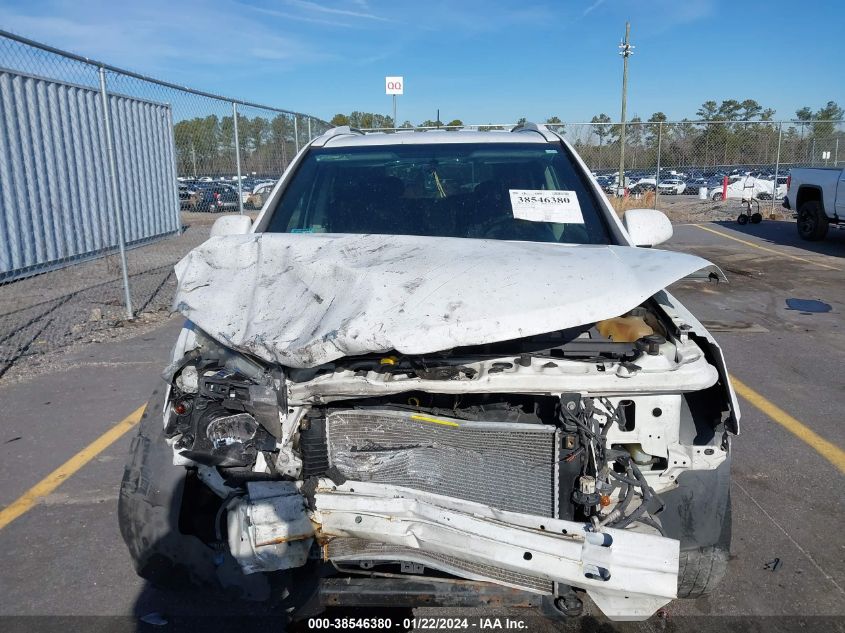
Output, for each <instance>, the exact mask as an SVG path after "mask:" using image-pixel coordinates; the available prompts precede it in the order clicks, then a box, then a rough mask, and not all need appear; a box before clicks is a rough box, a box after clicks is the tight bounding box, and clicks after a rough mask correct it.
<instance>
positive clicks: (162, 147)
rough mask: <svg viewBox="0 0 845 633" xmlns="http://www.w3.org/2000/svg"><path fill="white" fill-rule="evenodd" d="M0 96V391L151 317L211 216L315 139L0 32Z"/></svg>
mask: <svg viewBox="0 0 845 633" xmlns="http://www.w3.org/2000/svg"><path fill="white" fill-rule="evenodd" d="M0 84H2V85H1V86H0V128H2V129H0V204H2V213H0V222H2V225H3V228H2V236H0V379H2V378H3V376H4V375H7V374H8V372H10V371H11V372H12V374H15V373H21V372H23V371H24V370H25V368H26V367H27V366H31V365H35V364H38V363H42V362H47V360H48V359H49V357H50V355H51V354H52V352H54V351H56V350H58V349H61V348H65V347H67V346H70V345H73V344H76V343H88V342H99V341H103V340H106V339H109V338H112V337H116V336H120V335H121V333H122V332H127V331H133V328H134V329H137V328H138V327H139V326H143V325H144V324H145V323H150V322H153V321H156V320H158V319H160V318H164V317H166V316H167V315H168V314H169V310H170V304H171V299H172V295H173V290H174V288H175V280H174V277H173V265H174V264H175V263H176V262H177V261H178V260H179V259H181V258H182V257H183V256H184V255H185V254H186V253H187V252H188V251H189V250H190V249H192V248H194V247H195V246H197V245H199V244H200V243H202V242H203V241H204V240H205V239H207V237H208V235H209V231H210V228H211V224H212V223H213V222H214V220H215V219H216V217H217V216H216V215H215V214H216V213H218V212H235V213H238V212H240V213H253V214H254V213H257V210H258V209H260V207H261V205H262V204H263V197H264V196H266V195H267V193H269V187H271V186H272V185H273V184H274V183H275V182H276V181H277V180H278V178H279V177H280V176H281V174H282V173H283V171H284V170H285V168H286V167H287V166H288V164H289V163H290V162H291V161H292V160H293V158H294V156H295V155H296V153H297V152H298V151H299V149H300V148H302V147H303V146H304V145H305V144H307V143H308V142H309V140H310V139H312V138H314V137H315V136H318V135H319V134H322V133H323V132H324V131H326V130H327V129H328V128H329V125H328V124H327V123H326V122H325V121H322V120H320V119H317V118H315V117H311V116H308V115H305V114H300V113H297V112H291V111H287V110H281V109H278V108H271V107H266V106H262V105H259V104H254V103H249V102H248V101H245V100H237V99H229V98H225V97H220V96H217V95H213V94H209V93H204V92H201V91H197V90H192V89H188V88H182V87H180V86H177V85H174V84H170V83H167V82H162V81H158V80H155V79H152V78H148V77H144V76H142V75H138V74H135V73H131V72H128V71H123V70H121V69H118V68H115V67H112V66H110V65H108V64H104V63H100V62H96V61H93V60H89V59H86V58H83V57H79V56H76V55H73V54H70V53H66V52H64V51H60V50H57V49H54V48H52V47H49V46H46V45H42V44H39V43H37V42H33V41H30V40H27V39H25V38H21V37H18V36H16V35H14V34H10V33H6V32H2V31H0ZM105 104H107V105H105ZM33 262H34V263H33Z"/></svg>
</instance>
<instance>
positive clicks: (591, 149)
mask: <svg viewBox="0 0 845 633" xmlns="http://www.w3.org/2000/svg"><path fill="white" fill-rule="evenodd" d="M695 114H696V117H697V119H696V120H694V121H693V120H690V119H686V118H685V119H682V120H681V121H678V122H674V123H671V124H670V123H667V120H668V118H667V116H666V114H665V113H663V112H655V113H654V114H652V115H651V116H650V117H649V118H648V119H647V120H645V121H643V120H642V119H641V118H640V117H638V116H635V117H633V118H632V119H631V120H630V121H628V122H627V123H626V125H625V148H626V157H625V158H626V160H625V163H626V164H625V167H626V168H628V169H637V168H648V167H654V166H655V165H656V163H657V155H658V149H659V152H660V159H661V164H663V165H675V166H683V165H690V166H691V165H698V166H708V165H709V166H717V165H767V164H771V163H774V162H775V161H777V160H778V159H779V161H780V162H781V163H784V164H789V163H816V162H818V161H819V156H821V155H822V154H821V153H822V152H823V151H825V150H827V151H831V150H832V151H834V152H835V151H836V149H835V148H838V147H839V144H840V143H841V144H842V154H843V155H845V130H842V129H837V124H836V123H835V122H836V121H841V120H842V119H843V116H845V110H843V108H842V107H840V106H839V105H838V104H837V103H836V102H834V101H828V102H827V103H826V104H825V105H824V106H822V107H821V108H818V109H816V110H813V109H812V108H809V107H803V108H801V109H799V110H797V111H796V112H795V119H796V121H794V122H789V123H786V124H783V125H782V124H781V123H780V122H776V121H775V120H774V116H775V111H774V110H773V109H772V108H765V107H763V106H762V105H760V104H759V103H758V102H757V101H755V100H754V99H745V100H743V101H738V100H736V99H726V100H724V101H722V102H721V103H717V102H716V101H712V100H711V101H705V102H704V103H703V104H702V105H701V107H700V108H699V109H698V110H697V111H696V113H695ZM805 122H806V123H805ZM571 132H572V130H571ZM621 134H622V126H621V125H620V124H619V123H612V122H611V118H610V117H609V116H608V115H607V114H605V113H600V114H597V115H595V116H594V117H593V118H592V119H591V120H590V125H589V126H586V127H585V128H582V129H580V130H578V133H577V134H576V135H575V138H574V144H575V146H576V148H577V149H578V151H579V153H580V154H581V155H582V157H583V158H584V160H585V161H586V162H587V164H589V165H590V166H592V167H593V168H594V169H601V168H610V167H618V166H619V162H618V161H619V149H620V148H619V145H620V137H621ZM778 148H780V156H779V155H778Z"/></svg>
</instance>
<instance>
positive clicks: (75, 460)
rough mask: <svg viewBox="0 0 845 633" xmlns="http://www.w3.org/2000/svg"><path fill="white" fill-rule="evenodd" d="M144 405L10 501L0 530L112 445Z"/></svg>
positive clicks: (0, 517)
mask: <svg viewBox="0 0 845 633" xmlns="http://www.w3.org/2000/svg"><path fill="white" fill-rule="evenodd" d="M145 407H146V405H144V406H142V407H138V408H137V409H135V410H134V411H133V412H132V413H130V414H129V415H128V416H126V417H125V418H123V419H122V420H121V421H120V422H118V423H117V424H115V425H114V426H113V427H111V428H110V429H109V430H108V431H106V432H105V433H103V434H102V435H101V436H100V437H98V438H97V439H96V440H94V441H93V442H91V443H90V444H89V445H88V446H86V447H85V448H83V449H82V450H81V451H79V452H78V453H77V454H76V455H74V456H73V457H71V458H70V459H69V460H67V461H66V462H65V463H64V464H62V465H61V466H59V467H58V468H57V469H56V470H54V471H53V472H51V473H50V474H49V475H47V476H46V477H44V479H42V480H41V481H39V482H38V483H37V484H35V485H34V486H33V487H32V488H30V489H29V490H27V491H26V492H25V493H23V495H21V496H20V497H18V498H17V499H16V500H15V501H13V502H12V503H11V504H9V505H8V506H6V507H5V508H3V509H2V510H0V530H2V529H3V528H4V527H6V526H7V525H9V523H11V522H12V521H14V520H15V519H17V518H18V517H19V516H21V515H22V514H24V513H25V512H28V511H29V510H31V509H32V507H33V506H35V505H36V504H37V503H38V502H39V501H40V500H41V499H43V498H44V497H46V496H47V495H49V494H50V493H51V492H53V491H54V490H55V489H56V488H58V487H59V486H60V485H62V482H64V481H65V480H67V479H68V478H69V477H70V476H71V475H73V474H74V473H76V472H77V471H78V470H79V469H80V468H82V467H83V466H85V464H87V463H88V462H90V461H91V460H92V459H94V458H95V457H96V456H97V455H99V454H100V453H102V452H103V451H104V450H105V449H107V448H108V447H109V446H111V445H112V444H114V443H115V442H116V441H117V440H118V439H120V438H121V437H123V435H124V434H125V433H126V432H127V431H128V430H129V429H131V428H132V427H134V426H135V425H136V424H137V423H138V420H140V419H141V416H142V415H143V414H144V409H145Z"/></svg>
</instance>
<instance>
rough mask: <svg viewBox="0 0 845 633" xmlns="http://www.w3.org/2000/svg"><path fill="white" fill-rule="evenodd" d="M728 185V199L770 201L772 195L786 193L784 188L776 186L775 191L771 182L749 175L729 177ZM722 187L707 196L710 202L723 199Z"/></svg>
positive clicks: (779, 185) (716, 188)
mask: <svg viewBox="0 0 845 633" xmlns="http://www.w3.org/2000/svg"><path fill="white" fill-rule="evenodd" d="M728 179H729V184H728V186H727V197H728V198H739V199H742V200H749V199H757V200H766V199H768V200H771V199H772V195H773V193H774V195H776V196H780V195H783V194H785V193H786V186H785V185H781V184H778V187H777V190H775V186H774V181H773V180H765V179H763V178H755V177H754V176H751V175H745V176H742V175H738V174H737V175H734V176H729V177H728ZM724 193H725V192H724V191H723V187H722V186H721V185H720V186H718V187H714V188H713V189H712V190H711V191H710V192H709V193H708V196H709V197H710V199H711V200H717V201H718V200H722V199H724V197H725V196H724Z"/></svg>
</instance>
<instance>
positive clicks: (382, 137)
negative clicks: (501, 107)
mask: <svg viewBox="0 0 845 633" xmlns="http://www.w3.org/2000/svg"><path fill="white" fill-rule="evenodd" d="M559 141H560V137H558V136H557V135H556V134H555V133H554V132H552V131H551V130H549V129H548V128H546V126H544V125H536V124H533V123H526V124H525V125H523V126H517V127H516V128H514V129H513V130H512V131H503V130H490V131H489V132H479V131H477V130H454V131H453V130H425V131H422V132H391V133H387V132H368V133H363V132H361V131H360V130H352V129H350V128H348V127H346V126H344V127H339V128H333V129H331V130H329V131H328V132H326V133H325V134H323V135H322V136H320V137H319V138H317V139H316V140H315V141H314V143H313V146H314V147H373V146H376V147H377V146H392V145H432V144H438V145H439V144H450V143H536V144H538V145H539V144H543V143H549V142H559Z"/></svg>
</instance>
